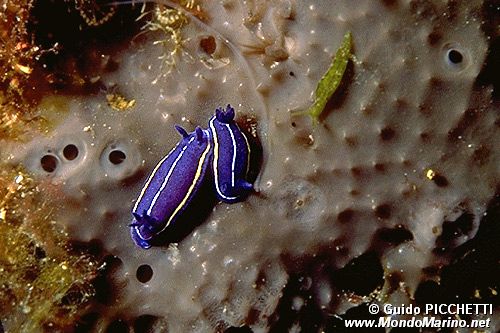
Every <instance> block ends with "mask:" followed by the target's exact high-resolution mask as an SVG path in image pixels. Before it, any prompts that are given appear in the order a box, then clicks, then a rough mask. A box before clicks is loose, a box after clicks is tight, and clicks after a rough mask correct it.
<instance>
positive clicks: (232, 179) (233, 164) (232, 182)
mask: <svg viewBox="0 0 500 333" xmlns="http://www.w3.org/2000/svg"><path fill="white" fill-rule="evenodd" d="M226 128H227V130H228V132H229V135H231V141H232V142H233V163H232V164H231V186H232V187H234V169H235V167H236V140H235V139H234V134H233V131H231V127H230V126H229V124H226Z"/></svg>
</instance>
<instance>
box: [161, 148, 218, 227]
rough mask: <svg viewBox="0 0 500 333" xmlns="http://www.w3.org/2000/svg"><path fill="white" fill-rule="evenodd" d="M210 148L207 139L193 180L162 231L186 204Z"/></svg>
mask: <svg viewBox="0 0 500 333" xmlns="http://www.w3.org/2000/svg"><path fill="white" fill-rule="evenodd" d="M210 149H211V145H210V141H208V144H207V148H205V151H204V152H203V154H202V155H201V157H200V160H199V162H198V168H197V169H196V174H195V176H194V179H193V182H192V183H191V186H190V187H189V189H188V191H187V193H186V195H185V196H184V198H183V199H182V201H181V202H180V204H179V205H178V206H177V208H176V209H175V210H174V212H173V213H172V215H171V216H170V218H169V219H168V221H167V223H166V224H165V227H164V228H163V229H162V231H163V230H165V228H166V227H168V225H169V224H170V223H171V222H172V220H173V219H174V217H175V216H176V215H177V213H179V211H181V209H182V208H183V207H184V206H185V205H186V202H187V201H188V199H189V196H190V195H191V193H192V192H193V190H194V188H195V186H196V183H197V182H198V179H200V176H201V174H202V169H203V163H204V162H205V160H206V159H207V155H208V153H209V152H210Z"/></svg>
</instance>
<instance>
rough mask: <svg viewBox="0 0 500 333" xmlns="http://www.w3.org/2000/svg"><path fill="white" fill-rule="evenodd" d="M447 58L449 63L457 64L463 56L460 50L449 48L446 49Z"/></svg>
mask: <svg viewBox="0 0 500 333" xmlns="http://www.w3.org/2000/svg"><path fill="white" fill-rule="evenodd" d="M448 60H449V61H450V63H452V64H455V65H458V64H460V63H461V62H462V61H463V60H464V56H463V55H462V53H461V52H460V51H458V50H455V49H451V50H449V51H448Z"/></svg>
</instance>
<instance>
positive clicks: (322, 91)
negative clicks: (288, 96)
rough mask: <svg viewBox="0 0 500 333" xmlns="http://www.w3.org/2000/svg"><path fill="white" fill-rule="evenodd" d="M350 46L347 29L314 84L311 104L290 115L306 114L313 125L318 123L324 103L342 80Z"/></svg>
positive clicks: (349, 33) (349, 36) (349, 35)
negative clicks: (325, 67) (322, 72)
mask: <svg viewBox="0 0 500 333" xmlns="http://www.w3.org/2000/svg"><path fill="white" fill-rule="evenodd" d="M351 48H352V36H351V32H349V31H348V32H347V33H346V34H345V35H344V40H343V41H342V45H340V47H339V48H338V50H337V53H336V54H335V57H334V58H333V60H332V63H331V65H330V67H329V68H328V70H327V71H326V73H325V74H324V75H323V77H322V78H321V80H319V82H318V85H317V86H316V91H315V99H314V103H313V105H312V106H311V107H310V108H309V109H307V110H305V111H298V112H293V113H292V115H305V114H308V115H309V116H310V117H311V119H312V122H313V125H316V124H318V122H319V116H320V115H321V113H322V112H323V110H324V109H325V106H326V103H327V102H328V100H329V99H330V98H331V97H332V95H333V93H335V91H336V90H337V88H338V87H339V85H340V83H341V82H342V78H343V77H344V73H345V70H346V68H347V63H348V62H349V59H350V58H351V56H352V54H351Z"/></svg>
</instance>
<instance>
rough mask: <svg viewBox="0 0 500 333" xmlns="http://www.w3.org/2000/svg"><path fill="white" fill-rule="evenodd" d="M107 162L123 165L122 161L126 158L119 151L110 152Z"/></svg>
mask: <svg viewBox="0 0 500 333" xmlns="http://www.w3.org/2000/svg"><path fill="white" fill-rule="evenodd" d="M108 158H109V161H110V162H111V163H113V164H115V165H118V164H121V163H123V161H125V159H126V158H127V155H125V153H124V152H122V151H121V150H112V151H111V152H110V153H109V156H108Z"/></svg>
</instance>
